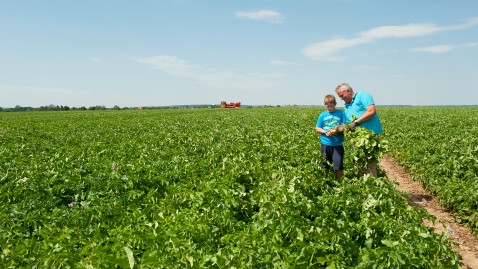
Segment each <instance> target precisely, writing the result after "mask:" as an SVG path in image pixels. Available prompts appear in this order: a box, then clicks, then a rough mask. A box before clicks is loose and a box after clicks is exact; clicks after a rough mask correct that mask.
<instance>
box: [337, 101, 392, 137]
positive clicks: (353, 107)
mask: <svg viewBox="0 0 478 269" xmlns="http://www.w3.org/2000/svg"><path fill="white" fill-rule="evenodd" d="M374 104H375V102H374V101H373V98H372V95H370V94H369V93H367V92H356V93H355V94H354V97H353V99H352V101H351V102H350V103H345V107H344V108H345V115H346V116H347V123H349V122H351V121H352V119H353V115H355V118H356V119H358V118H359V117H361V116H362V115H363V114H364V113H365V111H366V110H367V107H368V106H370V105H374ZM359 126H362V127H364V128H367V129H369V130H372V131H373V133H374V134H381V133H382V131H383V130H382V124H381V123H380V119H379V117H378V114H375V115H373V117H372V118H371V119H369V120H368V121H366V122H361V123H360V124H359Z"/></svg>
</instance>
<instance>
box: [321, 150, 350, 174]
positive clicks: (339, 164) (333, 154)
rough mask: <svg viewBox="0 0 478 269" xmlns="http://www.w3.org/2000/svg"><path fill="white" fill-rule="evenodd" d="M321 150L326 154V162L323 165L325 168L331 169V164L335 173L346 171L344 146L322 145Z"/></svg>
mask: <svg viewBox="0 0 478 269" xmlns="http://www.w3.org/2000/svg"><path fill="white" fill-rule="evenodd" d="M320 150H321V151H322V152H323V153H324V154H325V159H326V160H327V161H326V162H323V163H322V166H323V167H324V168H329V167H330V164H333V165H334V171H337V170H344V146H343V145H340V146H327V145H322V146H321V147H320Z"/></svg>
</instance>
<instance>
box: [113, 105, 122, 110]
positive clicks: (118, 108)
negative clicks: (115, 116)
mask: <svg viewBox="0 0 478 269" xmlns="http://www.w3.org/2000/svg"><path fill="white" fill-rule="evenodd" d="M113 109H114V110H120V109H121V108H120V107H119V106H117V105H115V106H114V107H113Z"/></svg>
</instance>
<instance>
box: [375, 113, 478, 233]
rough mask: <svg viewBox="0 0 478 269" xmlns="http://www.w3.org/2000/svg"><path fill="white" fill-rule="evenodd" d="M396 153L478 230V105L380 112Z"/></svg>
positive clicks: (458, 216)
mask: <svg viewBox="0 0 478 269" xmlns="http://www.w3.org/2000/svg"><path fill="white" fill-rule="evenodd" d="M380 115H381V117H382V120H383V123H384V125H385V127H386V132H385V133H384V137H385V138H386V139H387V140H388V141H389V150H390V152H391V154H392V155H393V156H394V157H395V158H396V159H397V160H398V161H399V162H400V163H401V164H402V165H403V166H405V167H406V168H407V169H408V170H409V171H410V172H411V173H412V175H413V177H414V179H415V180H417V181H419V182H420V183H422V184H423V185H424V186H425V187H426V188H427V189H428V190H429V191H431V192H432V193H433V194H436V195H437V196H438V198H439V200H440V202H441V203H442V204H443V205H444V206H446V207H447V208H448V209H450V210H451V211H453V212H454V213H455V215H456V217H457V220H458V222H462V223H464V224H466V225H468V226H470V227H471V228H472V229H473V231H474V233H475V234H478V126H477V125H476V123H477V122H478V108H477V107H405V108H382V109H381V110H380Z"/></svg>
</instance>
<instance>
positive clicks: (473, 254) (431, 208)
mask: <svg viewBox="0 0 478 269" xmlns="http://www.w3.org/2000/svg"><path fill="white" fill-rule="evenodd" d="M379 165H380V169H381V170H382V171H384V172H385V175H386V177H387V178H388V179H390V180H392V181H396V182H398V184H399V185H398V186H397V189H398V190H399V191H402V192H406V193H409V194H410V195H411V200H410V201H409V203H410V204H411V205H415V206H420V207H423V208H425V209H426V210H427V211H428V213H429V214H431V215H434V216H436V217H437V219H438V220H442V221H443V222H444V223H445V224H446V227H444V226H443V225H442V224H441V223H440V222H438V221H436V222H435V224H432V223H425V224H426V225H428V226H434V228H435V231H436V232H437V233H440V234H441V233H442V232H443V231H445V230H447V231H448V233H449V235H450V236H451V237H452V238H453V240H455V242H457V243H458V246H457V247H456V249H455V250H456V252H458V253H459V254H460V255H461V256H462V258H463V260H462V262H463V269H478V238H477V237H474V236H473V235H472V234H471V232H470V229H468V228H466V227H463V226H460V225H459V224H457V223H455V221H454V219H453V216H452V215H451V214H450V213H448V212H447V211H446V210H445V209H444V208H443V207H441V206H440V204H439V203H438V201H437V200H436V198H435V197H433V196H431V195H430V194H429V193H428V192H427V191H426V190H425V189H424V188H423V187H422V186H421V185H420V183H418V182H416V181H413V180H412V177H411V176H410V175H409V174H408V173H407V172H406V171H405V170H404V169H403V167H401V166H400V165H399V164H398V163H397V162H396V161H395V160H394V159H393V158H392V157H391V156H390V155H384V156H383V157H382V159H381V161H380V164H379Z"/></svg>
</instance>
